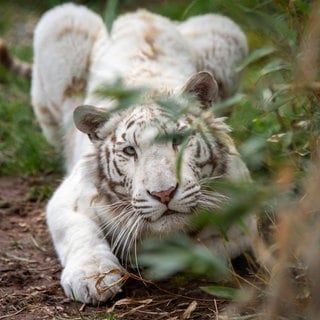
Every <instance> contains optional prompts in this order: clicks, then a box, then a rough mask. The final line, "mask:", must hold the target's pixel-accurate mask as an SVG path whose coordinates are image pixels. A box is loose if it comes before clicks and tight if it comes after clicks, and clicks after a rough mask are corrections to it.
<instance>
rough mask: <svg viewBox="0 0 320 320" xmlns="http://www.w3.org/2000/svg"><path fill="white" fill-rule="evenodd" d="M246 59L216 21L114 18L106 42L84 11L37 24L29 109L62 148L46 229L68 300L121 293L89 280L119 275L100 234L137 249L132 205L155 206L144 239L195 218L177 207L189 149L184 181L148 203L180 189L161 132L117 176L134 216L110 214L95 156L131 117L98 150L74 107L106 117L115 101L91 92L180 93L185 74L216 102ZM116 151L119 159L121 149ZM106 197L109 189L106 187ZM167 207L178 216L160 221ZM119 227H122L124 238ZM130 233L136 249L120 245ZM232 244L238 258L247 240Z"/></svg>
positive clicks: (239, 175)
mask: <svg viewBox="0 0 320 320" xmlns="http://www.w3.org/2000/svg"><path fill="white" fill-rule="evenodd" d="M246 53H247V45H246V40H245V36H244V35H243V33H242V31H241V30H240V29H239V27H238V26H237V25H236V24H234V23H233V22H232V21H231V20H230V19H228V18H226V17H221V16H219V15H213V14H212V15H205V16H199V17H195V18H191V19H189V20H187V21H185V22H183V23H180V24H179V23H175V22H172V21H170V20H169V19H167V18H164V17H160V16H158V15H154V14H151V13H149V12H147V11H144V10H140V11H137V12H136V13H130V14H126V15H123V16H122V17H119V18H118V19H117V20H116V21H115V23H114V26H113V31H112V34H111V35H109V34H108V33H107V31H106V28H105V26H104V24H103V22H102V20H101V18H100V17H99V16H98V15H96V14H95V13H93V12H91V11H90V10H88V9H86V8H85V7H82V6H76V5H73V4H64V5H62V6H59V7H56V8H54V9H52V10H51V11H49V12H48V13H46V14H45V15H44V16H43V18H42V19H41V21H40V22H39V24H38V26H37V28H36V31H35V39H34V67H33V81H32V102H33V106H34V109H35V112H36V115H37V117H38V119H39V122H40V124H41V127H42V129H43V132H44V134H45V135H46V137H47V139H48V141H49V142H51V143H52V144H54V145H55V146H57V147H58V148H60V149H64V152H65V157H66V169H67V172H68V175H67V177H66V179H65V180H64V181H63V183H62V184H61V186H60V187H59V188H58V189H57V191H56V192H55V194H54V195H53V197H52V199H51V200H50V202H49V204H48V207H47V221H48V226H49V229H50V232H51V235H52V238H53V242H54V246H55V249H56V251H57V253H58V255H59V258H60V261H61V264H62V266H63V272H62V277H61V283H62V286H63V288H64V290H65V293H66V295H67V296H68V297H70V298H73V297H75V298H76V299H77V300H79V301H82V302H85V303H93V304H96V303H98V302H99V301H105V300H107V299H108V298H109V297H111V296H112V295H113V294H115V293H116V292H118V291H119V290H120V286H119V285H116V286H114V287H112V289H110V290H107V291H105V292H104V293H103V294H99V292H98V291H97V290H96V287H95V280H93V279H90V277H91V276H94V275H99V274H101V273H103V272H108V271H110V270H113V269H118V270H119V271H120V272H123V267H122V266H121V264H120V262H119V260H118V258H117V257H116V255H115V254H114V253H113V252H112V250H111V248H110V244H109V243H108V242H107V241H106V239H105V238H104V236H105V234H104V233H103V231H106V230H107V231H109V233H110V235H111V236H112V237H114V238H115V239H116V240H115V243H116V244H118V243H117V242H119V243H120V242H122V241H123V242H124V243H121V244H122V245H123V247H124V248H126V246H129V247H132V246H134V247H135V246H136V241H138V240H139V237H140V234H139V232H138V231H137V230H139V229H138V226H139V227H140V224H142V222H141V218H140V217H139V216H137V215H136V212H135V211H134V210H133V209H132V204H131V202H130V201H132V203H133V204H134V203H135V202H137V201H138V200H139V199H146V200H144V201H146V203H147V204H148V206H151V207H152V211H150V212H149V213H148V212H147V211H146V212H144V210H146V209H143V208H142V209H140V210H141V212H142V213H144V214H146V216H147V217H148V219H149V222H148V229H149V231H151V232H160V233H163V232H168V231H170V230H171V231H173V230H177V229H185V228H187V218H186V217H185V216H186V214H188V213H190V210H191V209H190V205H184V204H183V198H184V196H185V190H187V187H188V185H190V184H191V181H195V180H196V174H195V173H194V172H192V170H191V169H190V167H189V166H188V163H187V162H188V160H187V159H188V157H192V154H193V153H194V152H195V147H190V148H189V149H188V150H189V151H187V152H186V155H185V160H184V161H185V163H184V164H183V170H182V171H183V177H182V181H181V182H180V184H179V188H178V189H177V191H176V193H175V195H174V197H173V199H172V200H171V202H170V203H169V204H168V207H167V206H166V205H164V204H162V203H160V202H159V201H157V200H155V199H154V198H152V197H150V195H149V194H148V192H150V191H152V192H158V191H161V190H167V189H168V188H170V187H171V186H175V185H176V184H177V177H176V174H175V165H176V153H175V152H174V150H173V149H172V146H171V145H169V144H154V143H153V142H152V140H153V136H154V135H155V134H156V133H157V132H155V131H153V130H155V129H152V130H150V128H147V129H143V130H142V131H141V134H140V135H139V137H138V139H139V149H138V148H137V152H140V153H141V154H143V157H142V159H141V160H140V161H139V164H138V165H135V164H134V161H133V160H128V161H127V162H126V164H125V165H124V167H123V168H122V169H123V170H125V172H126V175H127V176H128V177H130V179H131V180H130V184H129V185H128V186H125V187H123V186H118V187H117V188H118V189H117V192H118V193H119V194H121V193H123V196H124V197H125V195H126V194H127V195H128V194H129V193H130V192H132V195H131V196H132V199H133V200H132V199H130V200H129V201H128V205H127V208H126V209H121V210H129V211H130V210H132V217H131V218H128V217H126V216H125V215H124V214H123V215H120V216H119V217H117V216H116V217H114V216H113V215H112V212H113V210H114V208H115V206H117V203H118V202H120V205H121V201H118V202H117V203H112V201H114V202H116V201H117V199H115V200H112V201H110V200H109V201H107V202H106V200H105V199H103V198H101V194H99V190H98V189H97V185H98V184H99V183H100V181H98V179H100V178H99V177H98V174H97V165H93V164H92V157H94V156H92V155H91V154H94V153H95V152H96V151H95V150H96V148H97V146H101V143H105V144H106V145H107V144H109V145H110V143H111V142H110V138H109V136H108V134H109V133H110V132H116V134H117V137H120V136H121V134H122V133H123V132H125V123H126V121H128V118H130V116H132V114H131V113H130V112H131V111H130V110H129V111H128V112H127V114H126V113H125V114H124V115H122V116H121V117H122V118H121V117H120V116H119V115H114V116H113V118H112V119H111V120H110V121H109V122H108V123H107V124H106V125H105V126H104V127H102V128H100V129H99V130H100V131H99V132H98V135H100V138H101V140H102V141H103V142H99V141H98V142H95V143H91V142H90V140H89V139H88V138H87V136H86V135H84V134H83V133H82V132H80V131H79V130H76V128H75V127H74V126H73V124H72V113H73V110H74V108H75V107H76V106H77V105H81V104H90V105H95V106H97V107H99V108H105V109H108V108H110V107H111V106H112V102H111V101H110V100H108V99H105V98H101V97H100V96H97V95H96V94H95V91H96V90H97V89H98V88H99V87H100V86H101V85H104V84H106V83H108V82H114V81H115V80H116V79H117V77H119V76H121V77H122V78H123V80H124V81H125V84H127V85H130V86H148V87H149V88H150V87H151V88H153V89H154V90H157V91H160V92H162V91H166V90H169V91H173V92H176V91H177V90H178V91H179V90H180V89H181V88H182V87H183V86H184V84H185V83H186V80H187V79H188V78H190V76H191V75H193V74H194V73H196V72H197V71H201V70H202V69H207V70H208V71H210V72H212V73H213V74H214V75H215V76H216V78H217V80H218V82H220V85H221V86H222V88H223V91H224V96H221V98H224V97H225V96H227V95H230V94H231V93H232V92H233V91H234V90H235V88H236V84H237V81H238V77H239V75H237V74H235V73H234V68H235V66H236V65H237V64H238V63H239V62H240V61H241V60H242V59H243V58H244V57H245V55H246ZM155 55H156V56H157V58H156V59H155V57H154V56H155ZM206 59H209V60H206ZM79 79H80V80H82V79H83V80H84V81H86V80H88V81H87V82H85V83H86V86H85V87H83V88H81V84H82V82H81V81H79ZM79 86H80V88H78V87H79ZM150 108H151V109H150V110H151V111H150V112H152V113H154V112H157V108H153V107H152V106H151V107H150ZM145 110H148V108H146V107H144V106H142V107H141V110H140V111H139V110H138V111H137V110H135V111H133V114H134V112H137V114H140V115H141V113H142V112H147V111H145ZM139 112H140V113H139ZM146 117H147V113H146ZM160 118H161V116H160V115H159V119H160ZM170 125H172V126H174V125H175V124H170ZM129 135H130V134H129V133H128V136H129ZM62 136H65V138H64V139H65V140H64V139H63V138H62ZM108 139H109V140H108ZM128 139H131V140H132V139H133V138H132V137H131V138H130V137H128ZM197 139H198V140H199V139H200V138H199V137H195V138H194V141H195V142H196V141H197ZM200 140H201V139H200ZM231 147H232V148H233V149H232V150H234V147H233V146H231ZM118 152H119V153H120V156H124V155H123V154H121V152H122V149H121V150H118ZM189 153H190V155H189ZM90 155H91V156H90ZM112 156H113V157H115V155H112ZM138 156H139V155H138ZM90 157H91V158H90ZM228 157H229V158H228V159H229V167H228V170H227V174H226V176H227V177H229V178H230V179H234V180H239V179H248V176H249V175H248V171H247V169H246V166H245V165H244V164H243V162H242V161H241V159H240V158H239V156H237V155H235V154H234V155H231V154H230V155H229V156H228ZM102 159H103V158H102ZM150 160H151V161H150ZM106 170H107V169H106ZM113 170H115V168H114V167H113ZM203 170H204V171H205V170H206V168H204V169H203ZM106 174H108V173H106ZM203 174H204V173H203ZM114 175H115V174H114ZM115 176H116V175H115ZM102 188H106V189H108V188H109V186H108V184H107V183H106V182H105V184H104V185H103V186H102ZM197 188H198V189H199V190H200V184H195V185H194V187H193V189H192V190H193V191H194V192H195V193H196V191H198V189H197ZM108 190H109V189H108ZM128 190H129V191H128ZM130 190H131V191H130ZM108 192H110V194H112V192H111V191H110V190H109V191H108ZM114 197H115V196H114ZM168 208H169V209H170V210H172V211H175V212H178V213H179V214H175V215H169V216H167V217H166V216H163V213H164V212H165V211H166V210H168ZM119 210H120V209H119ZM121 212H122V211H121ZM139 212H140V211H139ZM130 219H131V220H132V221H131V220H130ZM129 220H130V221H129ZM121 223H123V224H126V227H124V228H123V229H120V225H121ZM110 230H111V231H110ZM252 230H255V227H252ZM126 233H129V234H130V235H132V237H133V239H134V240H130V238H129V237H126ZM235 240H236V241H235ZM131 242H132V243H131ZM133 242H134V243H133ZM230 243H231V244H230V248H231V247H232V248H231V249H230V250H231V253H232V254H238V253H239V252H240V251H241V250H244V249H245V248H246V247H247V246H248V239H247V237H246V236H244V235H243V232H240V231H239V230H237V231H236V232H234V233H233V236H231V241H230ZM224 245H225V244H224V242H223V240H222V239H216V240H215V242H214V244H213V247H214V248H216V250H218V251H219V252H220V251H221V253H222V251H224V250H223V247H224ZM115 247H117V246H116V245H115ZM114 249H115V248H114ZM119 250H120V251H121V250H122V253H120V255H121V256H122V257H124V258H125V254H127V253H125V252H123V250H124V249H121V247H120V249H119ZM120 277H121V275H120V274H117V273H111V274H108V275H105V277H104V279H103V282H102V285H104V286H109V285H111V284H113V283H114V282H116V281H117V280H118V279H119V278H120Z"/></svg>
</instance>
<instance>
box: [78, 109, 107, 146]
mask: <svg viewBox="0 0 320 320" xmlns="http://www.w3.org/2000/svg"><path fill="white" fill-rule="evenodd" d="M107 120H108V116H107V113H106V111H105V110H103V109H100V108H96V107H93V106H89V105H83V106H79V107H77V108H76V109H75V110H74V111H73V121H74V123H75V125H76V127H77V128H78V129H79V130H80V131H82V132H84V133H86V134H87V135H88V136H89V138H90V140H99V139H100V138H99V137H98V135H97V131H98V129H99V128H100V127H101V126H102V125H103V124H104V123H106V121H107Z"/></svg>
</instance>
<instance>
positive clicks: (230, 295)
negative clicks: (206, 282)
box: [200, 286, 240, 300]
mask: <svg viewBox="0 0 320 320" xmlns="http://www.w3.org/2000/svg"><path fill="white" fill-rule="evenodd" d="M200 289H201V290H202V291H204V292H206V293H209V294H211V295H213V296H215V297H218V298H223V299H230V300H235V299H237V298H238V297H239V295H240V290H239V289H234V288H230V287H222V286H207V287H200Z"/></svg>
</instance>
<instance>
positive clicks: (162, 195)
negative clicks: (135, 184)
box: [149, 185, 178, 204]
mask: <svg viewBox="0 0 320 320" xmlns="http://www.w3.org/2000/svg"><path fill="white" fill-rule="evenodd" d="M177 187H178V185H176V186H174V187H170V188H169V189H168V190H163V191H152V192H149V194H150V195H151V196H152V197H153V198H154V199H156V200H158V201H160V202H161V203H163V204H168V203H169V202H170V200H171V199H172V198H173V196H174V193H175V191H176V189H177Z"/></svg>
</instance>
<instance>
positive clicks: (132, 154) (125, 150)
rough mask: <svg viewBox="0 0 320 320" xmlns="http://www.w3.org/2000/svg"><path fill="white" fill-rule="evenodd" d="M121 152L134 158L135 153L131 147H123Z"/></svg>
mask: <svg viewBox="0 0 320 320" xmlns="http://www.w3.org/2000/svg"><path fill="white" fill-rule="evenodd" d="M123 152H124V153H125V154H126V155H128V156H130V157H133V156H135V155H136V154H137V153H136V149H135V148H134V147H133V146H128V147H125V148H124V149H123Z"/></svg>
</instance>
